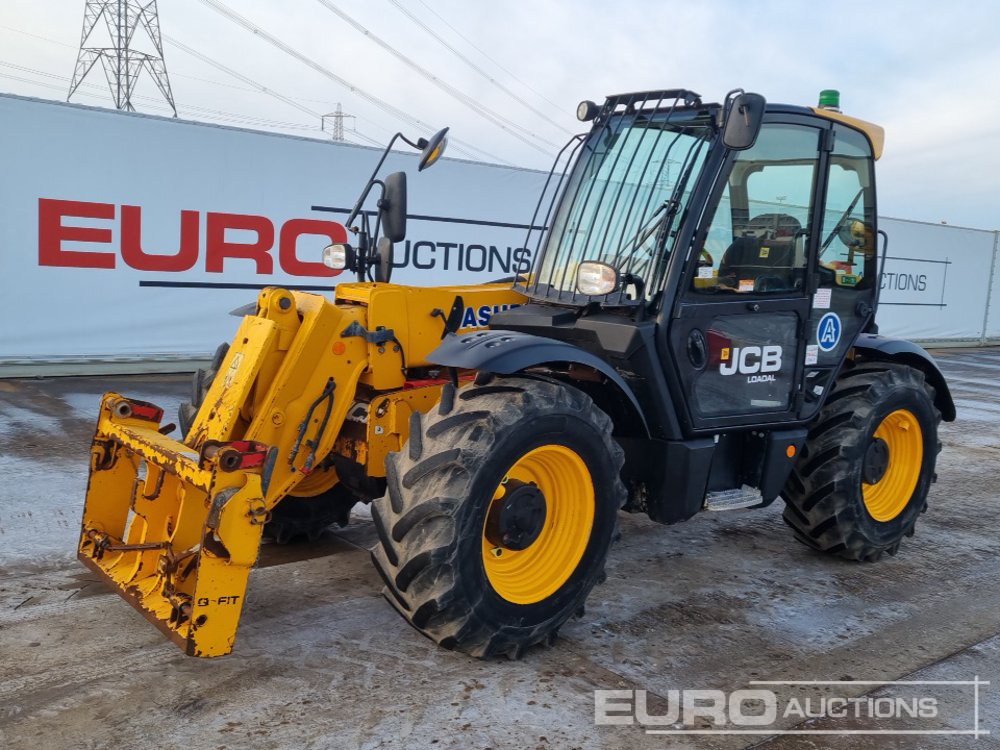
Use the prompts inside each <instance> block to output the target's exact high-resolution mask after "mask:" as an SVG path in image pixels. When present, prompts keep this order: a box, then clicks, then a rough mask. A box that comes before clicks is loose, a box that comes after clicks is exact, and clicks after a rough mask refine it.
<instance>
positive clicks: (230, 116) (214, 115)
mask: <svg viewBox="0 0 1000 750" xmlns="http://www.w3.org/2000/svg"><path fill="white" fill-rule="evenodd" d="M0 66H2V67H5V68H12V69H14V70H17V71H20V72H22V73H29V74H31V75H35V76H41V77H43V78H51V79H53V80H57V81H62V82H63V85H62V86H57V85H55V84H50V83H45V82H43V81H37V80H32V79H30V78H22V77H19V76H14V75H10V74H7V73H0V76H3V77H4V78H10V79H12V80H15V81H21V82H23V83H30V84H32V85H35V86H42V87H44V88H53V89H57V90H65V83H68V82H69V80H70V79H69V78H68V77H66V76H63V75H59V74H58V73H49V72H47V71H44V70H38V69H36V68H28V67H25V66H23V65H17V64H15V63H11V62H7V61H4V60H0ZM80 89H89V90H88V91H79V93H80V94H81V95H83V96H91V97H96V98H102V97H101V96H100V94H97V93H96V92H97V91H101V90H103V87H102V86H99V85H97V84H93V83H86V82H84V83H81V84H80ZM92 91H93V92H95V93H91V92H92ZM133 98H135V99H136V100H139V101H145V102H150V103H153V104H155V105H158V106H155V107H154V109H158V110H160V111H165V112H172V110H170V109H169V108H167V107H165V106H163V105H162V103H161V100H159V99H156V98H154V97H149V96H142V95H138V94H136V95H134V96H133ZM186 109H191V110H194V111H196V112H197V114H198V116H199V117H204V118H207V119H212V120H219V121H224V122H237V123H241V124H244V125H258V126H267V127H272V128H284V129H288V130H303V131H316V130H317V129H318V128H316V127H315V126H307V125H303V124H300V123H293V122H281V121H278V120H269V119H266V118H262V117H257V116H255V115H243V114H239V113H236V112H226V111H223V110H218V109H210V108H207V107H197V106H189V107H186ZM376 145H378V144H377V143H376Z"/></svg>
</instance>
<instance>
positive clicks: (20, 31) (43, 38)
mask: <svg viewBox="0 0 1000 750" xmlns="http://www.w3.org/2000/svg"><path fill="white" fill-rule="evenodd" d="M0 29H6V30H7V31H13V32H14V33H15V34H23V35H24V36H30V37H33V38H35V39H40V40H41V41H43V42H49V43H50V44H58V45H59V46H60V47H67V48H69V49H77V46H76V45H75V44H66V42H60V41H59V40H58V39H52V38H50V37H47V36H40V35H39V34H33V33H31V32H30V31H25V30H24V29H15V28H14V27H13V26H7V25H6V24H2V23H0ZM161 36H162V37H163V38H164V39H167V38H168V37H167V35H166V34H162V35H161ZM170 76H171V77H172V78H187V79H188V80H191V81H200V82H201V83H209V84H211V85H213V86H223V87H224V88H227V89H235V90H236V91H254V89H252V88H246V87H245V86H236V85H234V84H231V83H223V82H222V81H213V80H211V79H209V78H201V77H199V76H192V75H187V74H185V73H178V72H177V71H174V72H173V73H171V74H170Z"/></svg>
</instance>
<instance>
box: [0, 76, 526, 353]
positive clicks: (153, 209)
mask: <svg viewBox="0 0 1000 750" xmlns="http://www.w3.org/2000/svg"><path fill="white" fill-rule="evenodd" d="M0 123H2V124H3V134H4V137H3V139H2V141H0V164H2V165H3V169H4V173H5V175H4V179H3V180H0V211H2V222H0V250H2V254H0V257H2V276H0V279H2V281H0V285H2V287H0V291H2V294H0V305H2V313H3V316H4V320H5V321H6V323H5V325H4V330H3V333H2V335H0V365H8V366H10V365H12V364H15V363H17V364H21V365H23V364H24V363H25V362H26V361H27V362H32V361H39V360H59V359H63V358H95V359H100V358H106V357H112V358H114V357H118V358H122V357H153V358H161V359H162V358H168V357H171V356H174V357H183V356H204V355H205V354H206V353H207V352H211V351H212V350H213V349H214V348H215V346H216V345H217V343H218V342H220V341H223V340H228V339H229V338H230V337H231V336H232V333H233V331H234V330H235V327H236V324H237V323H236V321H235V320H234V319H233V318H231V317H228V316H227V312H228V311H230V310H232V309H233V308H236V307H239V306H242V305H244V304H245V303H247V302H251V301H253V300H254V299H255V298H256V295H257V289H259V288H260V287H261V286H263V285H267V284H276V285H283V286H289V287H292V288H306V289H310V290H322V291H328V290H330V289H332V287H333V286H334V285H335V284H336V282H337V281H338V278H337V277H335V274H336V272H333V271H331V269H328V268H326V267H324V266H323V265H322V264H321V263H320V262H319V261H320V255H321V251H322V248H323V247H324V246H325V245H327V244H329V243H330V242H331V241H334V240H346V239H347V234H346V231H345V229H344V227H343V225H342V224H341V222H343V221H344V220H346V218H347V217H346V214H347V213H348V209H349V208H350V207H351V206H353V204H354V202H355V200H356V199H357V196H358V193H359V191H360V190H361V189H362V188H363V187H364V184H365V181H366V180H367V179H368V177H369V175H370V174H371V171H372V169H373V168H374V166H375V164H376V163H377V162H378V158H379V150H378V149H372V148H367V147H360V146H352V145H348V144H335V143H332V142H323V141H318V140H313V139H305V138H294V137H288V136H281V135H274V134H267V133H258V132H253V131H246V130H240V129H236V128H228V127H226V128H224V127H216V126H211V125H204V124H201V123H187V122H180V121H176V120H171V119H167V118H161V117H147V116H143V115H135V114H122V113H119V112H115V111H110V110H103V109H95V108H90V107H80V106H76V105H66V104H62V103H55V102H43V101H38V100H32V99H23V98H19V97H12V96H0ZM411 135H412V136H414V137H415V136H416V135H417V134H411ZM426 135H429V134H426ZM417 158H418V156H417V154H416V152H414V153H413V155H412V156H411V155H408V154H402V153H400V154H397V153H395V152H394V153H393V154H391V155H390V156H389V158H388V160H387V161H386V164H385V167H384V169H383V174H385V173H387V172H389V171H393V170H405V171H407V172H408V177H409V206H408V209H409V214H410V221H409V223H408V237H410V238H411V239H409V240H407V241H406V242H405V243H400V244H399V245H398V246H397V248H396V265H397V268H396V269H395V272H394V276H393V280H394V281H399V282H402V283H410V284H421V285H433V284H446V283H452V282H456V281H462V282H472V283H474V282H482V281H489V280H494V279H497V278H500V277H507V276H511V275H512V274H513V273H514V271H515V269H516V268H517V267H520V268H522V270H523V269H525V268H526V267H527V265H528V263H530V256H529V255H528V253H527V251H526V250H524V248H523V247H522V245H523V244H524V239H525V237H526V233H527V223H526V222H528V221H529V220H530V218H531V215H532V213H533V211H534V208H535V203H536V201H537V199H538V195H539V193H540V192H541V190H542V186H543V184H544V180H545V177H546V175H545V174H543V173H540V172H537V171H534V170H523V169H514V168H505V167H498V166H491V165H484V164H477V163H472V162H463V161H460V160H455V159H448V158H446V159H444V160H443V161H441V162H440V163H438V164H437V165H435V166H434V167H433V169H430V170H428V171H425V172H419V173H418V172H417V170H416V164H417ZM375 197H377V196H375ZM373 205H374V198H373V200H371V201H370V205H369V208H370V207H371V206H373ZM349 277H351V274H349V273H346V272H345V274H344V275H343V276H340V277H339V278H341V279H343V278H349Z"/></svg>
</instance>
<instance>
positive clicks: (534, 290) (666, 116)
mask: <svg viewBox="0 0 1000 750" xmlns="http://www.w3.org/2000/svg"><path fill="white" fill-rule="evenodd" d="M700 106H701V100H700V98H699V97H698V95H697V94H695V93H693V92H690V91H685V90H682V89H672V90H668V91H658V92H647V93H643V94H625V95H621V96H614V97H609V98H608V100H607V101H606V102H605V103H604V106H603V107H602V108H601V111H600V113H599V114H598V116H597V118H596V119H595V122H594V127H593V128H592V129H591V131H590V133H589V134H587V135H581V136H577V137H575V138H573V139H572V140H571V141H570V142H569V143H568V144H567V145H566V146H565V147H564V148H563V150H562V151H561V152H560V153H559V155H558V157H557V158H556V162H555V164H554V165H553V167H552V170H551V171H550V173H549V177H548V179H547V180H546V183H545V188H544V190H543V192H542V196H541V198H540V199H539V202H538V205H537V207H536V209H535V215H534V216H533V218H532V222H531V225H532V229H530V230H529V232H528V237H527V239H526V240H525V245H524V246H525V247H527V248H532V249H533V253H532V266H531V275H530V276H529V278H528V279H527V281H526V282H525V284H524V285H521V288H522V289H523V290H524V291H526V292H527V293H528V294H529V295H531V296H532V297H543V298H546V299H550V300H552V301H553V302H564V303H568V304H577V305H585V304H588V303H589V302H591V301H600V302H603V303H607V304H612V305H630V304H636V302H637V300H638V298H639V297H640V296H642V297H643V298H645V299H648V298H649V297H650V296H651V295H652V292H653V290H655V289H656V288H657V287H658V285H659V283H660V282H661V280H662V276H663V274H664V273H665V271H666V261H667V257H666V250H665V248H666V247H668V244H667V242H666V240H667V238H669V237H670V236H671V232H672V230H673V227H674V225H675V223H676V222H675V220H676V218H677V217H678V216H680V215H682V214H683V209H684V206H685V205H686V201H687V199H688V197H689V196H690V187H691V186H693V185H694V180H692V179H691V177H692V175H697V170H698V169H699V168H700V166H701V164H702V163H703V161H704V157H705V154H706V152H707V148H706V145H707V143H708V142H709V140H710V138H711V137H712V135H713V133H714V129H713V126H712V123H711V118H710V117H709V116H708V114H707V112H706V111H704V110H700V109H699V108H700ZM577 156H579V158H577ZM574 162H575V164H574ZM571 167H572V171H569V170H570V168H571ZM567 173H569V174H568V175H567ZM543 210H544V212H545V213H544V221H538V219H539V217H540V215H541V213H542V211H543ZM553 214H554V216H553ZM538 226H543V227H547V228H548V231H547V232H545V233H543V232H542V231H541V230H539V231H538V236H537V238H535V239H534V243H535V244H534V246H533V245H532V244H531V243H532V239H533V237H532V233H533V232H534V231H535V229H534V227H538ZM583 261H600V262H602V263H607V264H609V265H612V266H614V267H615V268H617V269H618V272H619V274H620V277H621V278H622V279H623V280H625V282H626V283H624V284H623V286H622V288H621V289H620V290H619V291H616V292H614V293H612V294H609V295H606V296H604V297H590V296H587V295H583V294H580V293H578V292H577V291H576V273H577V268H578V267H579V265H580V263H581V262H583Z"/></svg>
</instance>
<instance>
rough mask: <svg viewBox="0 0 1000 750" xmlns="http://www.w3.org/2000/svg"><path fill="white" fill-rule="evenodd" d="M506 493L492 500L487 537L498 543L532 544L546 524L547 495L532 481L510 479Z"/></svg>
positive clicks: (518, 546) (506, 545) (514, 547)
mask: <svg viewBox="0 0 1000 750" xmlns="http://www.w3.org/2000/svg"><path fill="white" fill-rule="evenodd" d="M502 486H503V488H504V494H503V495H502V496H501V497H499V498H497V499H496V500H494V501H493V504H492V505H491V506H490V511H489V514H488V515H487V517H486V528H485V534H486V539H487V540H488V541H489V542H490V543H491V544H492V545H494V546H495V547H503V548H506V549H512V550H522V549H527V548H528V547H530V546H531V545H532V544H533V543H534V541H535V540H536V539H538V535H539V534H541V533H542V528H543V527H544V526H545V516H546V513H547V507H546V503H545V495H543V494H542V491H541V490H540V489H538V487H537V485H535V484H533V483H525V482H521V481H519V480H517V479H511V480H509V481H508V482H507V483H506V484H505V485H502Z"/></svg>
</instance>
